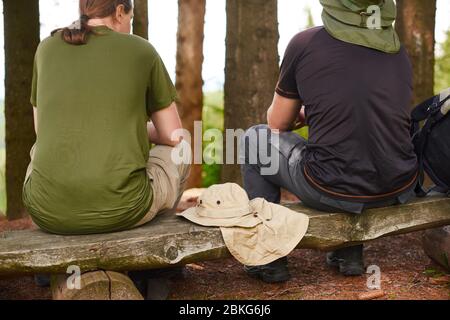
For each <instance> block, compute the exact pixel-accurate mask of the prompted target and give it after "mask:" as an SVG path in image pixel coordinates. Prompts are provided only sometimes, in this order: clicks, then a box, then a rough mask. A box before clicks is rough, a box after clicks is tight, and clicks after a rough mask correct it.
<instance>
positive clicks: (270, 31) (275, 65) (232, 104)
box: [222, 0, 279, 183]
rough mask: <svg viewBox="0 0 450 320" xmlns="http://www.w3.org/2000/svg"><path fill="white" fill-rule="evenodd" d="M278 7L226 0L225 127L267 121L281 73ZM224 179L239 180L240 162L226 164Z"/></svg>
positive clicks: (266, 0) (263, 1) (271, 0)
mask: <svg viewBox="0 0 450 320" xmlns="http://www.w3.org/2000/svg"><path fill="white" fill-rule="evenodd" d="M277 9H278V8H277V1H276V0H246V1H240V0H227V38H226V67H225V128H226V129H243V130H246V129H248V128H250V127H251V126H253V125H256V124H261V123H266V122H267V120H266V111H267V109H268V107H269V106H270V104H271V101H272V99H273V94H274V90H275V86H276V82H277V79H278V74H279V56H278V40H279V33H278V18H277V11H278V10H277ZM228 143H229V142H228ZM227 152H230V150H228V149H227ZM236 154H237V152H236V149H235V155H236ZM235 163H236V160H235ZM222 180H223V181H231V182H237V183H240V182H241V176H240V170H239V166H238V165H224V166H223V170H222Z"/></svg>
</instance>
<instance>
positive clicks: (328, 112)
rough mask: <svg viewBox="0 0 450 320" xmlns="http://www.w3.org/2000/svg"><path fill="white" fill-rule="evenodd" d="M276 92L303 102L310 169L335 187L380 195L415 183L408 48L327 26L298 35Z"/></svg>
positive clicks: (349, 192)
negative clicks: (359, 39) (376, 46)
mask: <svg viewBox="0 0 450 320" xmlns="http://www.w3.org/2000/svg"><path fill="white" fill-rule="evenodd" d="M277 93H278V94H279V95H281V96H284V97H286V98H291V99H300V100H301V101H302V102H303V104H304V105H305V109H306V116H307V123H308V125H309V126H310V137H309V141H308V144H307V147H306V150H305V154H304V165H305V170H306V173H307V175H308V176H310V177H311V179H312V180H313V182H315V183H316V184H317V185H318V186H319V187H323V188H324V189H326V190H329V191H331V192H333V193H336V194H342V195H351V196H362V197H365V196H378V195H382V194H389V193H393V192H396V191H398V190H400V189H402V188H404V187H405V186H407V185H410V184H411V183H412V182H413V180H414V178H415V177H416V174H417V158H416V155H415V153H414V147H413V145H412V142H411V139H410V131H409V129H410V109H411V105H410V103H411V97H412V68H411V64H410V61H409V58H408V56H407V53H406V50H405V49H404V48H402V49H401V51H400V52H399V53H398V54H388V53H383V52H381V51H377V50H373V49H369V48H366V47H362V46H358V45H353V44H349V43H346V42H342V41H339V40H337V39H334V38H333V37H331V36H330V35H329V34H328V32H327V31H326V30H325V29H324V28H323V27H317V28H312V29H309V30H306V31H304V32H301V33H299V34H298V35H296V36H295V37H294V38H293V40H292V41H291V43H290V44H289V47H288V48H287V51H286V55H285V57H284V61H283V64H282V67H281V76H280V80H279V83H278V87H277Z"/></svg>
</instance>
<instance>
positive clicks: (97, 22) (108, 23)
mask: <svg viewBox="0 0 450 320" xmlns="http://www.w3.org/2000/svg"><path fill="white" fill-rule="evenodd" d="M88 26H91V27H100V26H105V27H108V28H109V29H112V30H114V24H113V22H112V19H110V18H108V19H106V18H105V19H90V20H89V21H88Z"/></svg>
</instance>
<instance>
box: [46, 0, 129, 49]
mask: <svg viewBox="0 0 450 320" xmlns="http://www.w3.org/2000/svg"><path fill="white" fill-rule="evenodd" d="M120 5H123V6H124V7H125V12H126V13H128V12H130V10H131V9H133V4H132V2H131V0H80V19H79V20H78V21H77V22H76V23H74V24H73V25H72V26H69V27H66V28H63V29H57V30H55V31H53V32H52V36H53V35H54V34H55V33H56V32H59V31H62V32H61V37H62V38H63V40H64V41H65V42H67V43H69V44H73V45H83V44H86V43H87V40H88V36H89V35H90V34H92V33H94V30H93V29H92V27H90V26H89V25H88V21H89V20H90V19H96V18H106V17H110V16H113V15H114V13H115V12H116V9H117V7H118V6H120Z"/></svg>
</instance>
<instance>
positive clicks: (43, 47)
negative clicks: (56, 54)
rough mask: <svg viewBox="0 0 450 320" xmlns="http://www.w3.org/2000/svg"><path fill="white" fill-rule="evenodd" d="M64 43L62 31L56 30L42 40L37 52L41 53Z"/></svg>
mask: <svg viewBox="0 0 450 320" xmlns="http://www.w3.org/2000/svg"><path fill="white" fill-rule="evenodd" d="M61 44H64V41H63V39H62V38H61V31H55V32H54V33H52V34H51V35H49V36H48V37H46V38H44V39H43V40H41V42H40V43H39V45H38V47H37V51H36V52H37V54H41V53H43V52H45V51H48V50H52V49H53V48H54V47H55V46H60V45H61Z"/></svg>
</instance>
